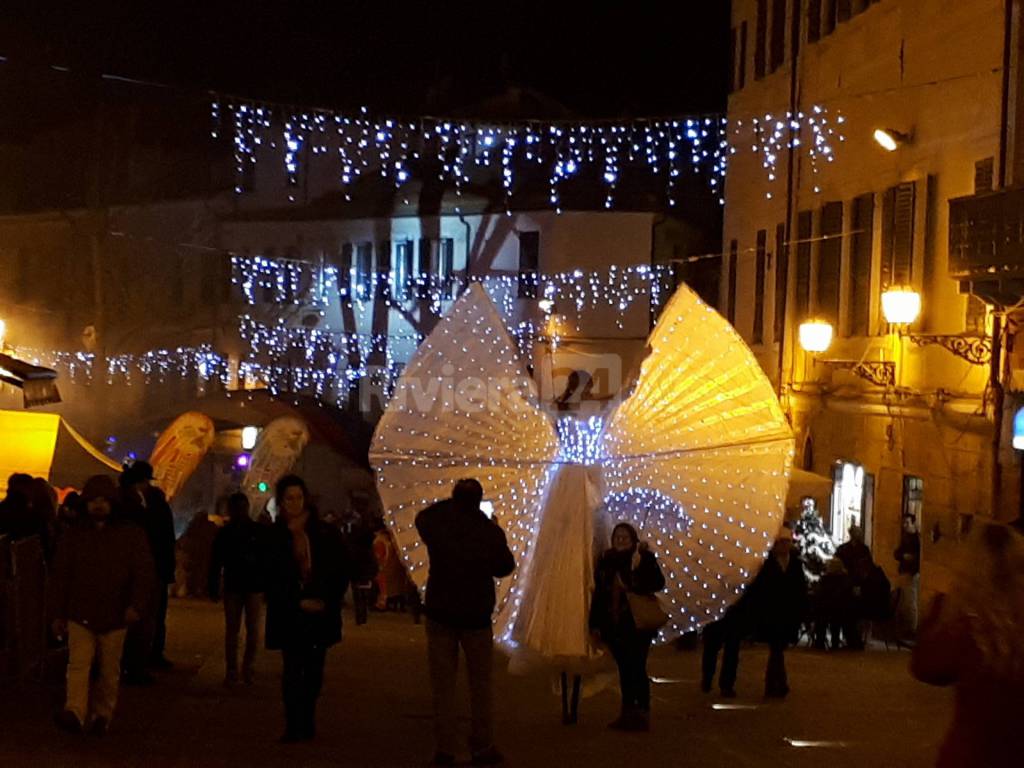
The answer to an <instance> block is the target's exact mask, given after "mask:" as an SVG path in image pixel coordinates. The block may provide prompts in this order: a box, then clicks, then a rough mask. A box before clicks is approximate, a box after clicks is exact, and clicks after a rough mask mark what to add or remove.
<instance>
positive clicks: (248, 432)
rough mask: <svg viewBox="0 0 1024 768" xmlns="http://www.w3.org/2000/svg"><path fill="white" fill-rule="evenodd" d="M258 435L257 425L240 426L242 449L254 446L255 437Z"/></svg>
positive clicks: (247, 449) (248, 449)
mask: <svg viewBox="0 0 1024 768" xmlns="http://www.w3.org/2000/svg"><path fill="white" fill-rule="evenodd" d="M259 435H260V428H259V427H243V428H242V450H243V451H251V450H252V449H253V448H255V447H256V438H258V437H259Z"/></svg>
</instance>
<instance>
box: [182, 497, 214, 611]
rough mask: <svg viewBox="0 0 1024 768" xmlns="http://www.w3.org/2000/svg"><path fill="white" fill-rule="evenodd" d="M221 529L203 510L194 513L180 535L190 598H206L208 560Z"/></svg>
mask: <svg viewBox="0 0 1024 768" xmlns="http://www.w3.org/2000/svg"><path fill="white" fill-rule="evenodd" d="M220 530H221V528H220V526H219V525H217V523H215V522H214V521H213V519H212V518H211V517H210V513H209V512H207V511H206V510H205V509H200V510H199V511H198V512H196V513H195V514H194V515H193V516H192V519H191V520H190V521H189V524H188V528H186V529H185V533H183V534H182V535H181V544H182V545H183V547H182V549H184V551H185V553H186V554H185V561H186V562H187V563H188V568H187V569H186V571H185V584H186V589H187V590H188V594H189V595H190V596H191V597H208V596H209V592H208V591H207V588H208V587H209V576H210V558H211V557H212V555H213V542H214V541H216V539H217V534H218V533H219V532H220Z"/></svg>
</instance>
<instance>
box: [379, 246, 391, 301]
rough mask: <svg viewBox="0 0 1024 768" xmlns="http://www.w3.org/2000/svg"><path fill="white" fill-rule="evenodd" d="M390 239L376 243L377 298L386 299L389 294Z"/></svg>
mask: <svg viewBox="0 0 1024 768" xmlns="http://www.w3.org/2000/svg"><path fill="white" fill-rule="evenodd" d="M390 274H391V241H390V240H381V241H380V242H379V243H377V298H378V299H388V298H389V297H390V296H391V284H390V281H389V280H388V275H390Z"/></svg>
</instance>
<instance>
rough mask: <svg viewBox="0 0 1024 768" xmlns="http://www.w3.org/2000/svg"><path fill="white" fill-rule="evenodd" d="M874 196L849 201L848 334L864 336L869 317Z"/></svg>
mask: <svg viewBox="0 0 1024 768" xmlns="http://www.w3.org/2000/svg"><path fill="white" fill-rule="evenodd" d="M874 220H875V197H874V195H861V196H860V197H858V198H857V199H856V200H854V201H853V230H854V231H853V242H852V247H851V249H850V255H851V258H852V261H853V263H852V264H851V265H850V267H851V269H850V335H851V336H867V335H868V331H869V325H870V318H871V252H872V244H873V242H874V224H875V221H874Z"/></svg>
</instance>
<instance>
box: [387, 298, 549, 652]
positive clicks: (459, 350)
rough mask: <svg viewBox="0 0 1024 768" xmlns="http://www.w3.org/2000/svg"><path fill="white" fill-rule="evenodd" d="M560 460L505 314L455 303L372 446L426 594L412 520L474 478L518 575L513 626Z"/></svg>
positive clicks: (396, 527) (392, 516)
mask: <svg viewBox="0 0 1024 768" xmlns="http://www.w3.org/2000/svg"><path fill="white" fill-rule="evenodd" d="M556 452H557V438H556V436H555V431H554V428H553V427H552V426H551V423H550V422H549V421H548V419H547V418H546V417H545V416H544V415H543V414H542V413H541V412H540V410H539V409H538V407H537V394H536V390H535V389H534V385H533V382H532V380H531V379H530V378H529V377H528V376H526V375H525V373H524V372H523V371H522V368H521V366H520V363H519V359H518V355H517V353H516V348H515V345H514V344H513V343H512V340H511V339H510V338H509V337H508V334H507V333H506V331H505V327H504V324H503V323H502V320H501V317H500V316H499V314H498V311H497V310H496V309H495V307H494V305H493V303H492V302H491V300H490V298H489V297H488V296H487V294H486V292H485V291H484V289H483V288H481V287H480V286H479V285H474V286H472V287H471V288H470V290H469V291H467V292H466V293H465V294H463V295H462V297H461V298H459V299H458V301H456V302H455V304H454V305H452V307H451V309H450V310H449V311H448V313H447V314H446V315H445V316H444V317H443V318H442V319H441V321H440V322H439V323H438V325H437V326H436V327H435V328H434V330H433V331H432V332H431V333H430V335H429V336H428V337H427V338H426V339H425V340H424V341H423V343H422V344H421V345H420V347H419V349H418V350H417V351H416V354H415V355H413V357H412V359H411V360H410V361H409V364H408V365H407V366H406V368H405V370H404V371H403V373H402V376H401V378H400V379H399V380H398V384H397V386H396V389H395V393H394V396H393V397H392V399H391V400H390V401H389V403H388V406H387V409H386V410H385V412H384V415H383V417H382V418H381V420H380V423H379V424H378V425H377V430H376V432H375V433H374V438H373V444H372V446H371V448H370V462H371V464H372V465H373V467H374V469H376V474H377V488H378V490H379V491H380V496H381V500H382V501H383V503H384V508H385V510H386V515H387V522H388V525H389V527H390V528H391V530H392V532H393V533H394V535H395V539H396V540H397V542H398V546H399V548H400V550H401V552H402V557H403V559H404V560H405V563H406V565H407V567H408V568H409V572H410V575H411V576H412V578H413V581H415V583H416V584H417V586H420V587H422V586H423V585H424V584H425V583H426V578H427V568H428V560H427V551H426V547H425V546H424V545H423V542H422V541H421V540H420V538H419V535H418V533H417V532H416V526H415V519H416V515H417V513H418V512H419V511H420V510H422V509H423V508H424V507H426V506H428V505H430V504H432V503H434V502H436V501H439V500H441V499H446V498H449V497H450V496H451V490H452V486H453V484H454V483H455V481H456V480H458V479H460V478H464V477H475V478H477V479H478V480H479V481H480V482H481V483H482V484H483V487H484V494H485V499H486V500H487V501H490V502H492V503H493V505H494V516H495V519H497V520H498V522H499V523H500V524H501V526H502V527H503V528H504V529H505V533H506V535H507V536H508V539H509V545H510V547H511V549H512V551H513V552H514V553H515V555H516V561H517V563H518V567H517V568H516V572H515V573H514V574H513V576H511V577H510V578H508V579H502V580H501V582H500V583H499V587H498V614H497V619H496V622H495V624H496V630H497V631H498V633H501V632H502V631H503V630H504V628H505V627H506V626H510V625H511V623H512V622H514V621H515V614H516V604H517V599H516V598H515V585H516V582H517V579H518V576H519V574H521V573H524V572H525V571H526V565H527V561H528V559H529V556H530V552H531V547H532V544H533V541H534V539H535V538H536V528H537V525H538V515H539V512H540V502H541V497H542V495H543V492H544V487H545V485H546V481H547V476H548V472H549V467H550V466H551V464H550V462H551V461H552V459H553V458H554V456H555V454H556Z"/></svg>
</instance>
